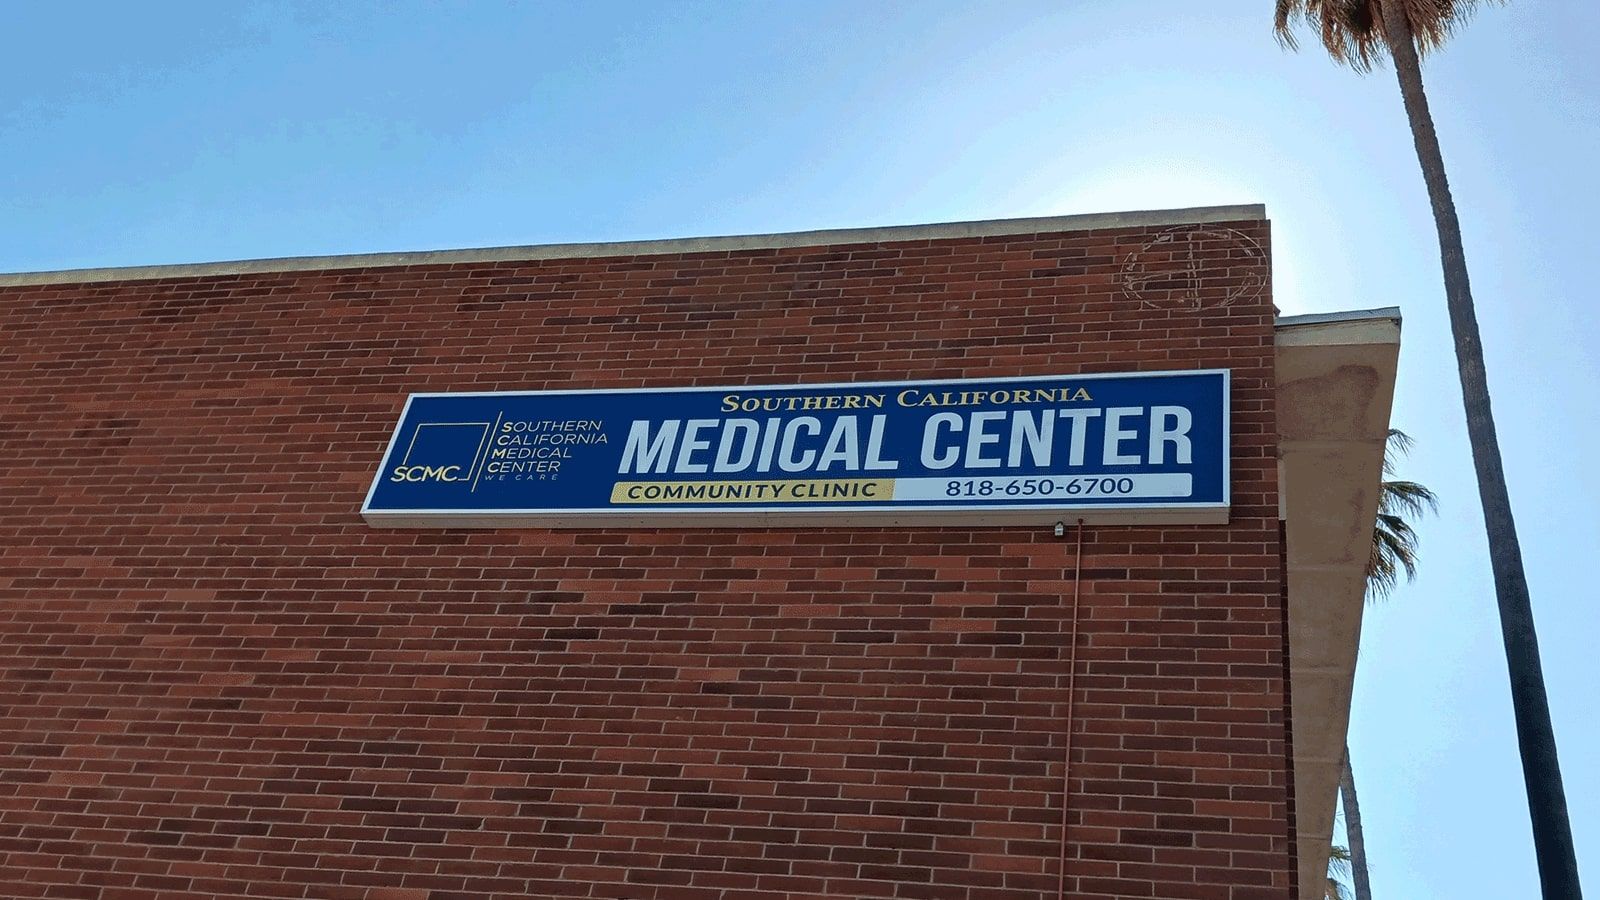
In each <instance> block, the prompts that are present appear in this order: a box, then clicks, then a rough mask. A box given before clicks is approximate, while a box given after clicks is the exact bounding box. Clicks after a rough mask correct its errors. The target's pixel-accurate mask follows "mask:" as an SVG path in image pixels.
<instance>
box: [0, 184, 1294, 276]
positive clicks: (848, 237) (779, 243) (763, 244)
mask: <svg viewBox="0 0 1600 900" xmlns="http://www.w3.org/2000/svg"><path fill="white" fill-rule="evenodd" d="M1266 217H1267V213H1266V207H1265V206H1264V205H1262V204H1259V203H1250V204H1243V205H1239V206H1197V207H1192V208H1189V209H1157V210H1142V211H1136V212H1113V213H1088V214H1083V215H1073V216H1042V217H1037V218H1027V219H988V220H982V221H975V222H946V223H940V224H932V225H891V226H886V227H882V228H830V229H823V230H820V231H792V232H786V233H782V234H744V235H727V236H722V237H698V238H669V239H665V240H649V241H610V242H602V243H590V244H529V245H525V246H518V247H484V248H481V249H475V250H429V251H419V252H401V253H357V254H347V255H339V256H289V257H281V258H277V259H244V260H232V261H227V262H209V263H182V264H178V265H166V266H123V267H114V268H102V269H62V270H59V271H47V272H19V273H15V274H0V287H17V286H25V285H39V284H87V283H91V282H105V281H148V280H151V279H165V278H203V277H211V276H219V275H254V274H261V273H271V272H307V271H319V270H340V269H374V268H392V267H396V266H441V265H455V264H460V263H491V262H527V261H532V260H540V259H585V258H595V257H609V256H651V255H656V254H667V253H729V252H733V251H738V250H770V249H778V248H784V247H820V246H828V245H834V244H880V243H889V242H900V241H933V240H944V239H950V238H975V237H995V236H1002V235H1014V234H1053V233H1058V232H1069V231H1092V230H1096V229H1103V228H1145V227H1151V226H1163V225H1204V224H1208V223H1212V222H1242V221H1259V220H1263V219H1265V218H1266Z"/></svg>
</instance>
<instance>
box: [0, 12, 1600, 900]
mask: <svg viewBox="0 0 1600 900" xmlns="http://www.w3.org/2000/svg"><path fill="white" fill-rule="evenodd" d="M1271 6H1272V4H1271V2H1269V0H1238V2H1234V3H1228V4H1195V3H1193V2H1192V0H1125V2H1110V0H1104V2H1095V3H1074V2H1060V0H1054V2H1023V0H1014V2H1008V3H1004V4H999V3H988V4H977V3H972V4H952V3H937V2H928V0H920V2H914V3H913V2H903V3H888V2H878V3H866V4H861V3H824V2H812V3H806V4H800V3H788V4H779V3H758V2H748V3H732V2H707V3H688V2H683V3H674V4H670V5H669V4H655V3H648V4H647V3H638V4H628V3H598V2H586V3H577V2H574V3H570V4H536V3H515V4H512V3H505V4H498V3H490V2H477V3H472V4H465V3H459V4H442V3H420V2H389V3H382V4H379V3H364V2H346V3H340V4H322V3H306V4H260V3H256V4H246V3H226V4H220V3H194V4H179V3H153V4H133V5H130V4H103V5H101V4H72V3H59V4H13V5H11V6H10V7H8V8H7V9H6V10H5V11H4V13H3V14H0V15H3V16H4V19H5V20H6V21H5V25H6V31H7V33H8V36H9V37H11V40H10V41H8V47H7V52H6V53H5V54H3V55H0V271H13V272H14V271H27V270H36V269H53V268H66V267H81V266H105V265H132V264H147V263H165V262H189V261H203V260H215V259H233V258H252V257H268V256H288V255H300V254H323V253H346V252H365V251H383V250H418V249H442V248H452V247H472V246H490V245H504V244H523V243H540V242H553V241H592V240H613V239H617V240H621V239H635V238H653V237H680V236H689V235H703V234H728V233H748V232H768V231H784V230H795V229H809V228H826V227H844V226H861V225H880V224H904V223H915V222H931V221H948V220H958V219H981V218H1000V217H1009V216H1030V215H1045V214H1056V213H1074V212H1097V211H1109V210H1122V209H1147V208H1166V207H1181V206H1191V205H1204V204H1232V203H1246V202H1264V203H1266V204H1267V211H1268V215H1269V216H1270V217H1271V218H1272V220H1273V227H1274V245H1275V247H1274V249H1275V266H1276V270H1275V271H1276V297H1277V303H1278V305H1279V306H1280V307H1281V308H1282V309H1283V310H1284V312H1286V313H1301V312H1314V311H1321V310H1335V309H1349V308H1365V307H1374V306H1387V305H1398V306H1400V307H1401V308H1402V309H1403V310H1404V312H1405V316H1406V322H1405V347H1404V351H1403V354H1402V360H1401V373H1400V384H1399V394H1398V398H1397V403H1396V409H1395V415H1394V421H1395V422H1396V423H1397V424H1398V425H1400V426H1401V427H1403V428H1405V429H1406V430H1408V431H1409V432H1411V434H1412V435H1413V436H1414V437H1415V438H1416V439H1417V448H1416V450H1415V451H1414V453H1413V454H1412V456H1411V458H1410V460H1409V461H1408V462H1407V463H1406V465H1405V466H1404V469H1403V474H1405V475H1407V476H1410V477H1414V478H1416V479H1418V480H1421V481H1424V482H1426V483H1427V484H1429V485H1430V486H1432V487H1433V488H1434V489H1435V490H1436V491H1437V492H1438V493H1439V494H1440V495H1441V497H1442V500H1443V514H1442V515H1441V516H1440V517H1438V518H1437V519H1433V520H1430V521H1426V522H1424V523H1422V526H1421V531H1422V537H1423V544H1424V550H1423V552H1424V557H1423V567H1422V575H1421V577H1420V578H1419V579H1418V581H1417V583H1416V584H1415V585H1413V586H1411V587H1409V588H1405V589H1402V590H1401V591H1400V592H1399V593H1398V594H1397V596H1396V597H1395V598H1394V599H1393V600H1391V601H1389V602H1387V603H1384V604H1383V605H1381V606H1376V607H1373V608H1372V609H1370V610H1369V614H1368V618H1367V624H1366V633H1365V636H1364V639H1363V647H1362V658H1361V668H1360V672H1359V675H1358V680H1357V691H1356V707H1355V715H1354V722H1353V724H1352V732H1351V743H1352V747H1353V753H1354V757H1355V761H1356V766H1357V771H1358V777H1359V778H1360V781H1361V786H1362V790H1363V797H1364V800H1365V802H1364V809H1363V812H1364V813H1365V819H1366V825H1367V831H1368V836H1369V837H1368V839H1369V842H1370V844H1371V847H1370V850H1371V854H1372V858H1373V880H1374V887H1375V890H1376V891H1377V893H1378V895H1379V896H1380V897H1447V896H1448V897H1458V898H1459V897H1489V898H1502V897H1517V896H1530V895H1531V894H1532V893H1533V890H1534V888H1533V885H1534V884H1535V876H1534V870H1533V856H1532V843H1531V838H1530V837H1529V831H1528V825H1527V814H1526V806H1525V802H1524V799H1523V794H1522V785H1521V773H1520V769H1519V765H1518V761H1517V756H1516V748H1515V743H1514V738H1513V733H1512V727H1511V711H1510V703H1509V699H1508V695H1507V690H1506V675H1505V662H1504V656H1503V654H1502V651H1501V646H1500V637H1499V629H1498V624H1497V619H1496V617H1495V612H1494V602H1493V594H1492V591H1491V587H1490V583H1489V569H1488V564H1487V561H1486V558H1485V547H1484V538H1483V529H1482V520H1481V518H1480V513H1479V507H1478V504H1477V499H1476V488H1475V483H1474V481H1473V478H1472V472H1471V466H1470V458H1469V456H1468V451H1467V445H1466V435H1465V426H1464V422H1463V418H1462V413H1461V406H1460V393H1459V387H1458V385H1457V382H1456V376H1455V363H1454V358H1453V354H1452V350H1451V345H1450V342H1449V337H1448V329H1447V325H1446V321H1445V318H1444V312H1443V297H1442V289H1441V287H1440V277H1439V268H1438V258H1437V244H1436V239H1435V236H1434V231H1433V225H1432V221H1431V218H1430V215H1429V212H1428V206H1427V201H1426V197H1425V195H1424V192H1423V186H1422V182H1421V179H1420V177H1419V175H1418V173H1417V168H1416V161H1415V156H1414V155H1413V151H1412V147H1411V140H1410V136H1409V133H1408V132H1407V130H1406V125H1405V120H1404V117H1403V115H1402V112H1401V108H1400V102H1399V98H1398V93H1397V91H1396V87H1395V83H1394V80H1393V75H1392V73H1391V72H1389V71H1388V70H1383V71H1380V72H1377V73H1374V74H1372V75H1368V76H1365V77H1360V76H1356V75H1354V74H1352V73H1350V72H1348V71H1346V70H1342V69H1338V68H1336V67H1335V66H1333V65H1332V64H1331V63H1330V62H1328V61H1327V59H1326V58H1325V57H1324V56H1323V55H1322V54H1321V53H1320V52H1319V51H1317V50H1315V48H1313V47H1309V46H1308V47H1306V48H1305V49H1304V50H1302V51H1301V52H1300V53H1299V54H1291V53H1286V52H1284V51H1282V50H1281V49H1280V48H1279V47H1278V46H1277V45H1276V44H1275V43H1274V42H1273V40H1272V35H1271V33H1270V18H1271ZM1202 8H1203V11H1202ZM1308 43H1309V40H1308ZM1597 45H1600V8H1597V7H1596V6H1595V4H1593V3H1591V2H1587V0H1549V2H1544V3H1533V2H1523V3H1520V4H1515V5H1512V6H1508V7H1503V8H1493V7H1491V8H1489V9H1486V10H1485V11H1483V12H1482V13H1481V14H1480V15H1479V16H1478V17H1477V18H1476V20H1475V21H1473V22H1472V23H1471V24H1470V25H1469V26H1468V27H1467V28H1466V29H1465V30H1464V31H1463V32H1462V33H1461V34H1460V35H1459V37H1458V38H1457V40H1456V41H1455V42H1454V43H1453V44H1452V45H1451V46H1450V47H1449V48H1448V49H1447V50H1446V51H1445V53H1444V54H1442V55H1440V56H1439V57H1437V58H1435V59H1433V60H1431V61H1430V62H1429V64H1428V67H1427V71H1426V75H1427V78H1428V82H1429V89H1430V91H1431V95H1432V100H1433V104H1434V115H1435V118H1436V120H1437V123H1438V126H1439V131H1440V134H1441V139H1442V140H1443V142H1444V146H1445V153H1446V159H1447V163H1448V165H1449V167H1450V175H1451V177H1452V183H1453V186H1454V188H1455V191H1456V198H1457V201H1458V203H1459V205H1460V210H1461V216H1462V220H1463V224H1464V227H1465V234H1466V242H1467V253H1468V261H1469V265H1470V266H1471V269H1472V276H1473V283H1474V288H1475V292H1476V295H1477V298H1478V304H1479V315H1480V319H1481V323H1482V326H1483V332H1484V340H1485V344H1486V353H1487V356H1488V365H1489V375H1490V383H1491V386H1492V389H1493V392H1494V399H1495V403H1496V407H1495V412H1496V415H1497V417H1498V424H1499V428H1500V435H1501V441H1502V445H1503V449H1504V453H1505V460H1506V466H1507V469H1508V473H1509V478H1510V482H1511V492H1512V498H1513V502H1514V504H1515V507H1516V512H1517V515H1518V516H1519V524H1520V526H1521V533H1522V543H1523V548H1524V553H1525V557H1526V561H1527V565H1528V573H1529V578H1530V581H1531V584H1532V590H1533V597H1534V603H1535V607H1536V615H1537V618H1538V624H1539V630H1540V639H1541V642H1542V646H1543V653H1544V664H1545V672H1546V675H1547V678H1548V682H1549V689H1550V695H1551V704H1552V709H1553V715H1554V718H1555V723H1556V729H1557V737H1558V740H1559V742H1560V749H1561V753H1562V762H1563V765H1564V769H1565V774H1566V779H1567V783H1566V787H1567V797H1568V801H1569V804H1570V806H1571V814H1572V822H1573V828H1574V831H1575V836H1576V839H1577V845H1578V853H1579V863H1580V867H1582V868H1583V871H1584V875H1585V877H1586V879H1587V881H1588V883H1589V885H1590V890H1591V893H1594V892H1596V891H1600V881H1597V879H1600V767H1597V766H1596V764H1595V762H1594V760H1596V759H1600V699H1597V694H1600V692H1597V691H1595V690H1594V686H1595V684H1596V683H1597V678H1596V676H1595V674H1594V672H1593V669H1592V659H1593V658H1592V657H1591V656H1590V654H1591V653H1592V652H1593V645H1594V641H1595V631H1596V629H1595V622H1596V613H1595V609H1594V606H1595V602H1596V598H1595V591H1594V590H1593V587H1592V584H1593V576H1592V575H1591V574H1590V573H1589V572H1588V570H1587V565H1588V564H1590V563H1592V562H1593V560H1594V557H1595V554H1596V550H1597V548H1600V527H1597V525H1596V523H1595V516H1594V515H1593V506H1594V501H1595V499H1596V498H1597V497H1600V467H1596V466H1591V465H1589V458H1590V454H1589V453H1588V452H1587V451H1586V450H1585V448H1586V447H1588V446H1589V445H1590V443H1591V442H1595V441H1600V425H1597V423H1596V421H1595V416H1594V415H1593V412H1592V410H1593V407H1594V401H1593V396H1594V394H1595V391H1596V388H1597V384H1600V363H1597V360H1600V354H1597V353H1596V352H1595V351H1594V349H1593V348H1594V346H1595V344H1596V343H1597V341H1600V324H1597V323H1600V317H1597V316H1596V315H1595V314H1594V312H1593V310H1594V304H1595V296H1594V294H1595V288H1594V284H1595V277H1594V273H1595V267H1596V263H1597V262H1600V249H1597V247H1596V241H1595V237H1594V222H1593V219H1592V216H1591V210H1590V205H1591V203H1592V202H1593V199H1594V198H1595V197H1597V196H1600V172H1597V169H1596V167H1595V165H1594V160H1595V159H1597V158H1600V103H1597V98H1600V56H1597V55H1596V54H1595V53H1594V51H1593V48H1594V47H1595V46H1597Z"/></svg>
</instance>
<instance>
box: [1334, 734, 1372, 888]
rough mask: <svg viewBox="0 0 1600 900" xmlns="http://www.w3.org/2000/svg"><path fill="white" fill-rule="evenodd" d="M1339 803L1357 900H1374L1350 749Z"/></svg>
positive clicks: (1340, 777) (1345, 753) (1346, 757)
mask: <svg viewBox="0 0 1600 900" xmlns="http://www.w3.org/2000/svg"><path fill="white" fill-rule="evenodd" d="M1339 802H1340V804H1341V805H1343V806H1344V836H1345V842H1346V844H1347V845H1348V846H1349V848H1350V878H1351V880H1352V881H1354V882H1355V888H1356V900H1372V883H1371V882H1370V881H1368V880H1367V838H1366V835H1365V834H1364V833H1363V832H1362V831H1361V802H1360V801H1359V800H1357V799H1356V773H1355V772H1354V771H1352V770H1351V768H1350V747H1349V745H1348V744H1347V745H1345V748H1344V767H1343V768H1342V769H1341V770H1340V771H1339Z"/></svg>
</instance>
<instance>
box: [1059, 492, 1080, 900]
mask: <svg viewBox="0 0 1600 900" xmlns="http://www.w3.org/2000/svg"><path fill="white" fill-rule="evenodd" d="M1082 584H1083V520H1082V519H1079V520H1078V552H1077V558H1076V559H1075V560H1074V561H1073V564H1072V620H1071V628H1070V638H1069V640H1068V643H1067V715H1066V723H1065V730H1066V747H1065V749H1064V750H1063V752H1062V755H1061V860H1060V867H1059V869H1058V870H1057V871H1058V873H1059V874H1058V880H1057V883H1056V896H1057V897H1058V898H1059V900H1066V897H1067V797H1068V794H1069V793H1070V791H1071V784H1072V781H1071V779H1072V701H1073V699H1074V697H1075V696H1076V695H1077V691H1076V690H1075V688H1076V683H1075V682H1076V679H1077V674H1078V596H1079V593H1080V591H1079V589H1080V587H1081V586H1082Z"/></svg>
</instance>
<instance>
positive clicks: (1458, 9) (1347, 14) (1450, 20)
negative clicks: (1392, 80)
mask: <svg viewBox="0 0 1600 900" xmlns="http://www.w3.org/2000/svg"><path fill="white" fill-rule="evenodd" d="M1383 2H1384V0H1277V2H1276V4H1275V5H1274V8H1273V19H1272V22H1273V31H1274V33H1275V34H1276V35H1277V38H1278V43H1280V44H1282V45H1283V46H1285V47H1287V48H1289V49H1291V50H1294V49H1297V48H1298V46H1299V45H1298V43H1297V41H1296V40H1295V31H1296V30H1297V29H1298V28H1299V27H1302V26H1304V27H1307V28H1309V29H1311V30H1313V31H1315V32H1316V33H1317V38H1318V40H1319V41H1321V43H1322V47H1323V49H1324V50H1327V51H1328V55H1329V56H1330V57H1332V58H1333V61H1334V62H1336V63H1339V64H1340V65H1346V66H1349V67H1350V68H1352V69H1355V70H1356V71H1358V72H1368V71H1371V70H1372V67H1373V66H1374V65H1376V64H1378V63H1379V62H1381V61H1382V60H1383V58H1384V57H1385V56H1386V55H1387V54H1388V52H1389V42H1388V36H1387V35H1386V34H1385V33H1384V28H1383V7H1382V3H1383ZM1387 2H1391V3H1400V4H1402V5H1403V6H1404V7H1405V13H1406V21H1407V22H1409V23H1410V24H1411V34H1412V38H1413V40H1414V41H1415V42H1416V45H1417V52H1418V53H1419V54H1421V55H1427V54H1428V53H1429V52H1430V51H1432V50H1435V49H1437V48H1438V47H1440V46H1441V45H1443V44H1444V43H1445V41H1447V40H1449V39H1450V36H1451V35H1453V34H1454V33H1455V30H1456V29H1457V28H1459V27H1461V25H1463V24H1464V23H1465V22H1466V21H1467V19H1468V18H1469V17H1470V16H1471V15H1472V13H1473V12H1474V11H1476V9H1477V8H1478V7H1479V6H1483V5H1485V4H1489V3H1502V2H1504V0H1387Z"/></svg>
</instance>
